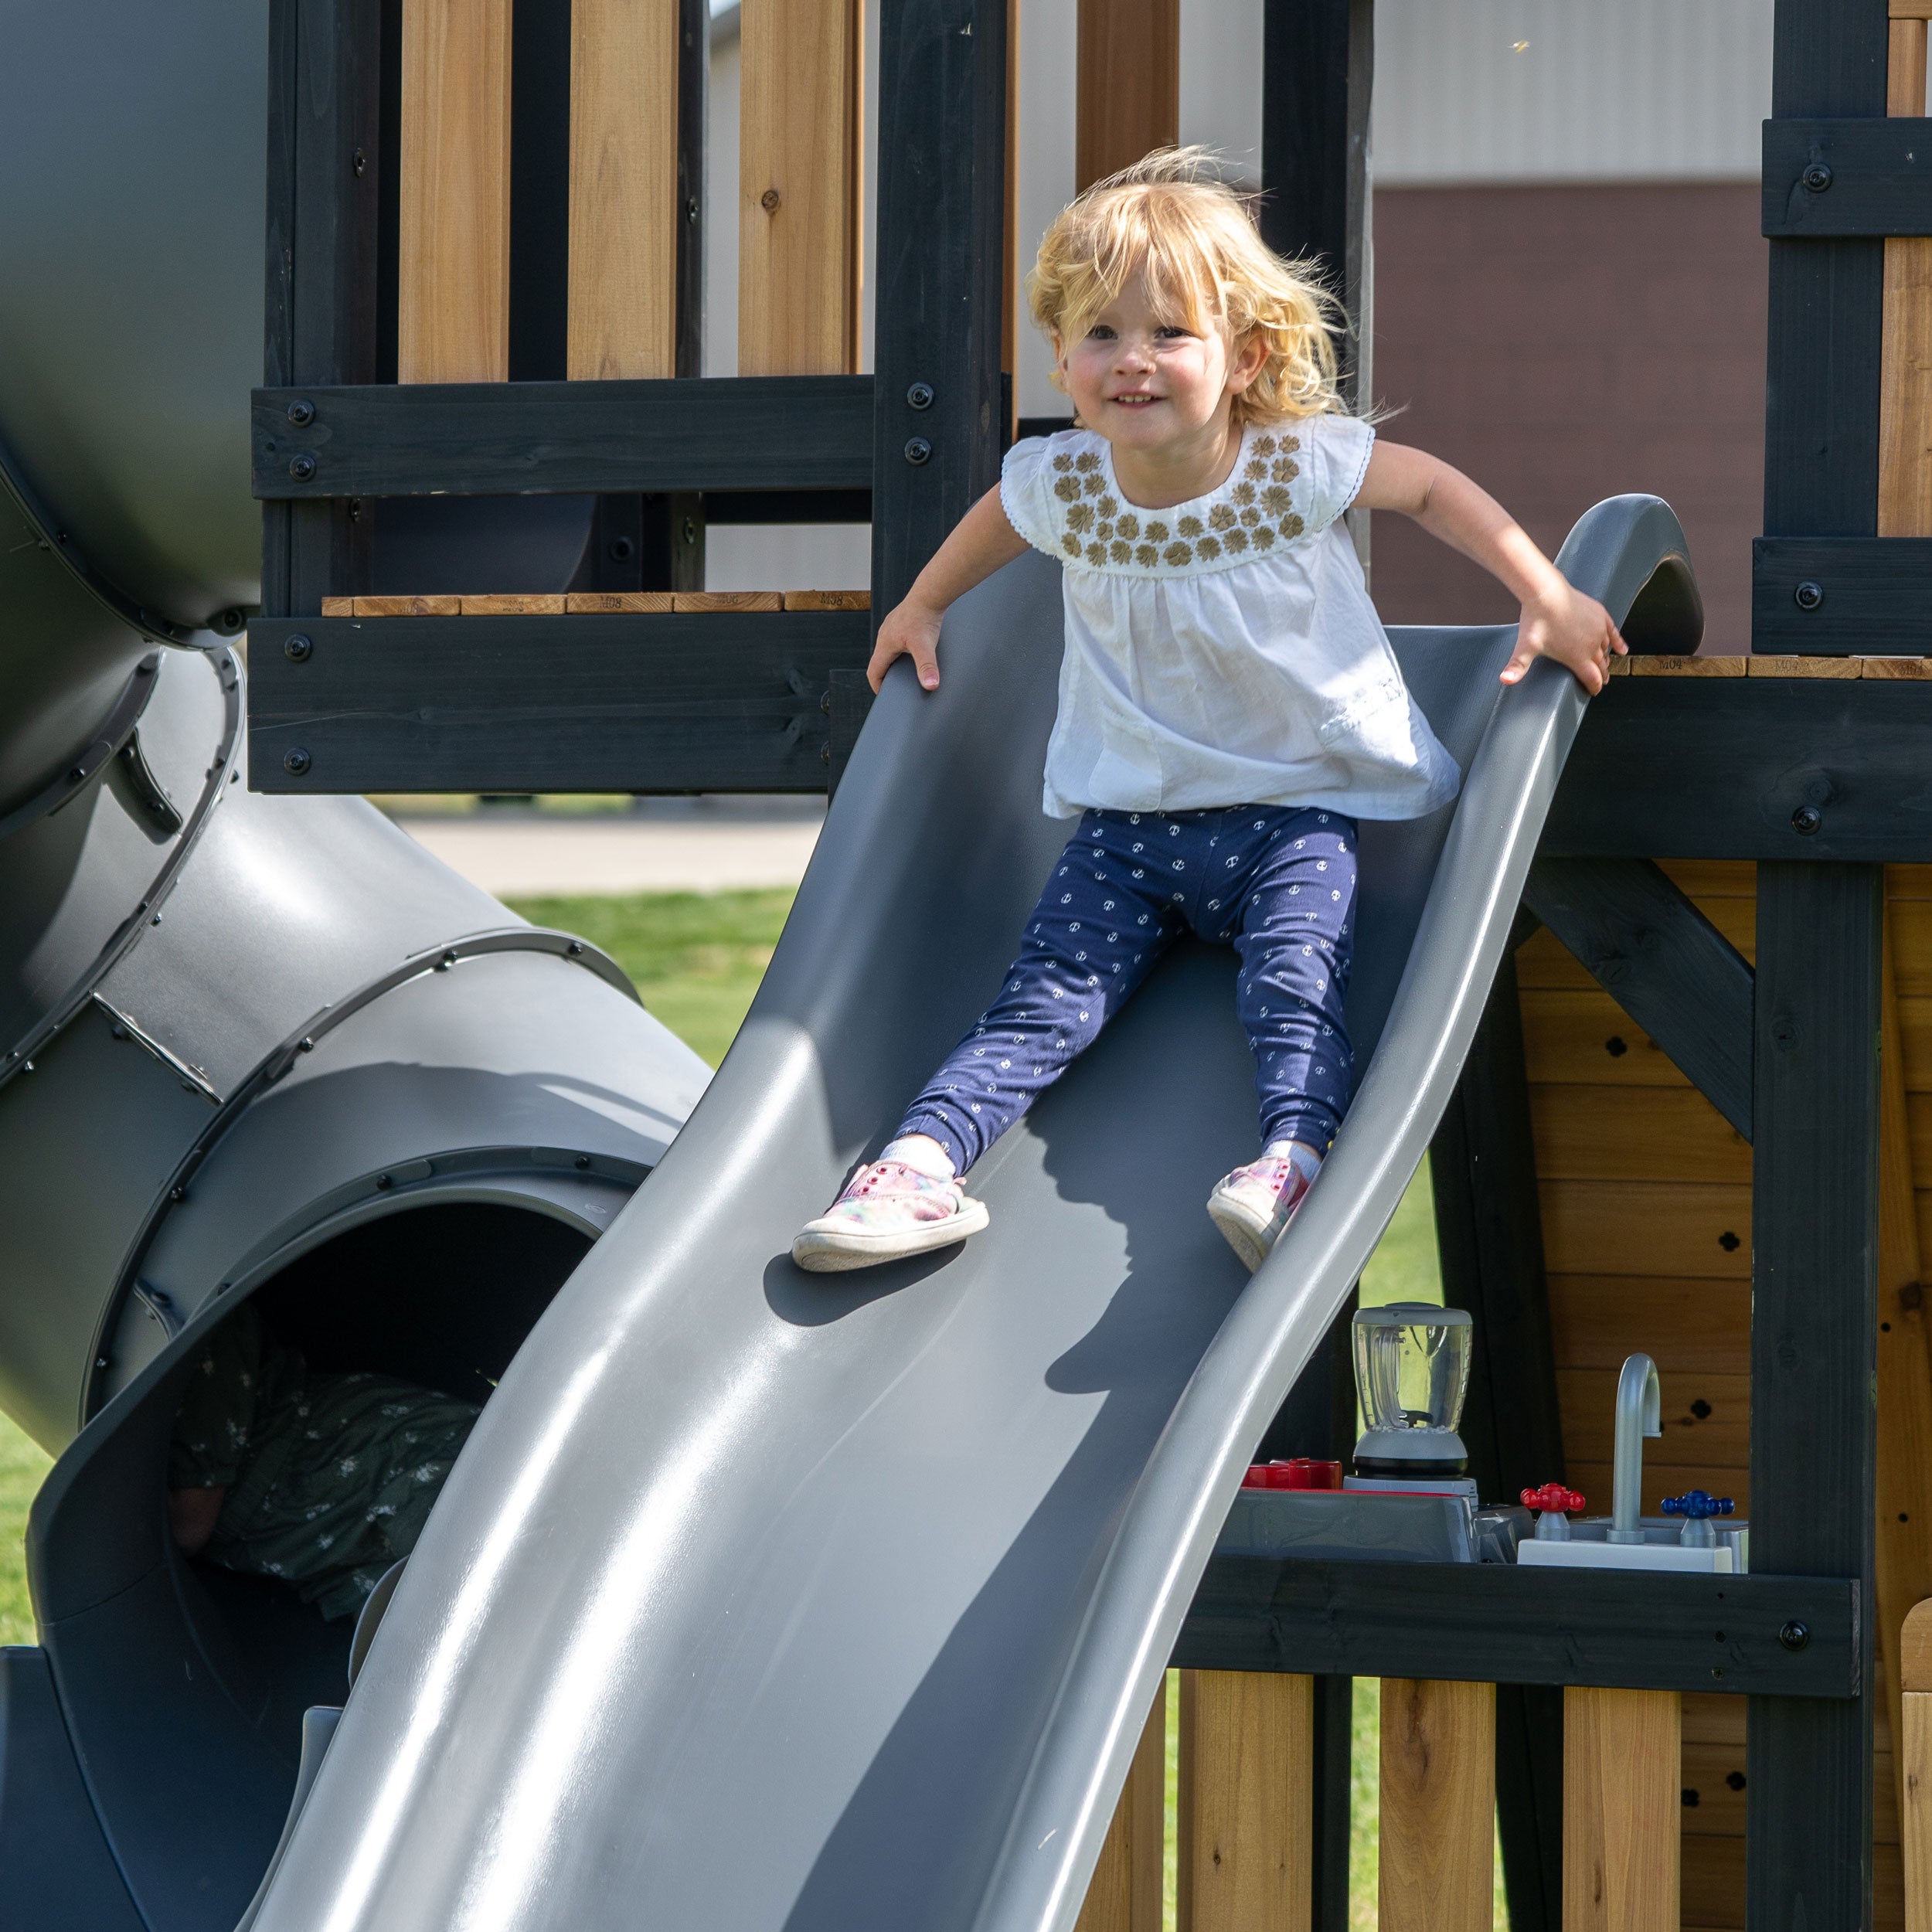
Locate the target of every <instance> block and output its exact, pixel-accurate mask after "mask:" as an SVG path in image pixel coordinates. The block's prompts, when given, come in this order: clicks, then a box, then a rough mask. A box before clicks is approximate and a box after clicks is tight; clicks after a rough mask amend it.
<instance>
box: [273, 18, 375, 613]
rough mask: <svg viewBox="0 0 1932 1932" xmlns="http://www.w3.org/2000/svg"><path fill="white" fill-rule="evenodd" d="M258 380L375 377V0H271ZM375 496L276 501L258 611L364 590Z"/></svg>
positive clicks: (312, 605) (297, 608)
mask: <svg viewBox="0 0 1932 1932" xmlns="http://www.w3.org/2000/svg"><path fill="white" fill-rule="evenodd" d="M269 48H270V75H269V111H268V171H267V172H268V182H267V185H268V238H267V240H268V263H267V270H268V284H267V311H266V323H267V326H266V328H265V331H264V354H263V366H264V382H265V383H267V384H269V385H270V386H274V385H277V384H296V385H299V384H301V383H368V382H372V381H373V380H374V379H375V376H376V352H377V329H376V223H377V212H378V211H377V190H378V177H379V160H380V155H379V148H380V142H379V118H380V113H381V55H382V9H381V6H380V4H379V0H272V3H271V5H270V12H269ZM371 538H372V518H371V516H370V515H369V505H367V504H366V503H365V502H362V501H361V500H359V499H355V498H351V499H347V500H338V501H335V502H317V503H300V504H287V505H284V504H269V505H265V506H264V513H263V529H262V608H263V611H264V614H267V615H269V616H271V617H274V616H287V615H298V614H299V615H303V616H307V615H311V614H315V613H316V612H318V611H320V610H321V600H322V598H323V597H325V596H326V595H328V594H331V593H338V594H339V593H345V592H353V591H355V590H359V589H365V588H366V587H367V583H366V579H367V573H368V570H369V563H370V558H371V556H372V541H371Z"/></svg>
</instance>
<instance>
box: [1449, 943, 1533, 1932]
mask: <svg viewBox="0 0 1932 1932" xmlns="http://www.w3.org/2000/svg"><path fill="white" fill-rule="evenodd" d="M1429 1166H1430V1178H1431V1179H1432V1180H1433V1182H1434V1188H1435V1200H1436V1243H1437V1250H1438V1252H1439V1253H1440V1257H1441V1260H1442V1294H1443V1299H1444V1301H1446V1302H1447V1304H1449V1305H1450V1306H1451V1308H1467V1309H1468V1311H1469V1313H1470V1315H1471V1318H1472V1319H1473V1323H1474V1328H1473V1335H1474V1344H1475V1347H1474V1355H1473V1358H1472V1360H1471V1368H1470V1378H1469V1397H1468V1402H1467V1403H1466V1404H1465V1405H1464V1410H1463V1423H1462V1435H1463V1440H1464V1441H1465V1442H1466V1443H1467V1444H1468V1447H1469V1473H1470V1474H1471V1475H1472V1476H1473V1477H1475V1480H1476V1484H1477V1487H1478V1491H1479V1492H1480V1494H1481V1497H1482V1499H1483V1501H1484V1502H1497V1503H1508V1502H1515V1499H1516V1498H1517V1497H1518V1496H1519V1495H1521V1494H1522V1492H1523V1491H1524V1490H1525V1489H1526V1488H1534V1487H1537V1486H1539V1485H1542V1484H1543V1483H1546V1482H1553V1481H1561V1480H1562V1479H1563V1418H1562V1415H1561V1413H1560V1408H1559V1405H1558V1402H1557V1396H1556V1359H1555V1355H1554V1352H1553V1349H1552V1346H1551V1343H1550V1333H1549V1283H1548V1281H1547V1278H1546V1274H1545V1271H1544V1266H1543V1220H1542V1216H1541V1215H1540V1213H1539V1211H1538V1208H1537V1201H1536V1145H1535V1140H1534V1138H1533V1134H1532V1126H1531V1121H1530V1115H1529V1077H1528V1073H1527V1072H1526V1068H1525V1065H1524V1060H1523V1038H1522V1008H1521V1006H1520V1005H1519V1001H1518V998H1517V987H1516V966H1515V956H1514V954H1505V956H1504V959H1503V963H1502V968H1501V969H1500V970H1499V971H1498V973H1497V975H1496V981H1495V985H1494V986H1493V987H1492V988H1491V989H1490V994H1489V1001H1488V1005H1487V1006H1486V1007H1485V1009H1484V1011H1483V1016H1482V1021H1481V1025H1480V1026H1478V1029H1477V1030H1476V1036H1475V1040H1474V1041H1473V1042H1472V1043H1471V1046H1470V1049H1469V1056H1468V1060H1466V1061H1465V1062H1464V1065H1463V1070H1462V1077H1461V1080H1459V1081H1458V1083H1457V1085H1456V1090H1455V1093H1454V1096H1453V1097H1452V1098H1451V1101H1450V1103H1449V1106H1448V1107H1447V1111H1445V1112H1444V1115H1443V1117H1442V1124H1441V1125H1440V1127H1438V1128H1437V1130H1436V1136H1435V1139H1434V1141H1433V1142H1432V1143H1431V1145H1430V1150H1429ZM1562 1794H1563V1693H1562V1692H1561V1691H1560V1690H1553V1689H1546V1688H1545V1687H1543V1686H1541V1685H1522V1684H1502V1685H1498V1686H1497V1690H1496V1811H1497V1815H1498V1823H1499V1825H1500V1829H1501V1833H1502V1862H1503V1879H1504V1883H1505V1886H1506V1887H1507V1889H1508V1891H1509V1923H1510V1926H1511V1927H1512V1932H1558V1928H1559V1927H1560V1926H1561V1924H1562V1923H1563V1864H1562V1860H1563V1802H1562Z"/></svg>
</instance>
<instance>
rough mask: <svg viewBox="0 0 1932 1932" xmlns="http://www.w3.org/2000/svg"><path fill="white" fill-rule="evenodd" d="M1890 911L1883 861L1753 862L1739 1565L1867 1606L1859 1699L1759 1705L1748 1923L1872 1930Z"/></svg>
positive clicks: (1778, 1928) (1753, 1749) (1785, 1928)
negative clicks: (1745, 1496) (1746, 1420)
mask: <svg viewBox="0 0 1932 1932" xmlns="http://www.w3.org/2000/svg"><path fill="white" fill-rule="evenodd" d="M1883 907H1884V875H1883V871H1882V869H1880V868H1879V867H1878V866H1850V865H1816V866H1808V865H1802V864H1792V863H1788V862H1781V863H1766V864H1760V866H1759V867H1758V869H1757V1073H1756V1079H1757V1096H1756V1102H1755V1107H1754V1110H1753V1111H1754V1117H1755V1123H1756V1130H1757V1131H1756V1136H1755V1138H1754V1140H1753V1145H1752V1159H1751V1179H1752V1209H1751V1300H1752V1316H1751V1568H1752V1570H1753V1571H1755V1572H1757V1573H1761V1574H1764V1575H1773V1574H1780V1575H1786V1576H1810V1577H1851V1578H1853V1579H1855V1580H1856V1581H1857V1583H1858V1586H1859V1600H1860V1602H1861V1603H1862V1604H1863V1605H1864V1606H1865V1611H1864V1614H1863V1615H1862V1617H1861V1620H1860V1621H1861V1628H1860V1631H1859V1645H1860V1653H1861V1654H1860V1658H1859V1682H1860V1685H1861V1686H1862V1694H1861V1695H1860V1696H1859V1697H1858V1698H1856V1699H1853V1700H1849V1701H1846V1702H1809V1701H1807V1700H1804V1699H1795V1698H1788V1697H1753V1699H1751V1707H1750V1743H1749V1745H1748V1747H1747V1766H1746V1770H1747V1779H1748V1783H1747V1791H1746V1800H1745V1803H1746V1813H1745V1817H1746V1871H1747V1890H1746V1898H1745V1908H1746V1923H1747V1925H1748V1926H1749V1927H1750V1928H1751V1932H1815V1929H1816V1928H1817V1927H1821V1926H1827V1925H1832V1926H1839V1925H1842V1926H1846V1927H1856V1926H1867V1925H1869V1924H1870V1923H1871V1911H1872V1704H1871V1696H1870V1685H1871V1673H1872V1625H1871V1610H1872V1605H1873V1604H1874V1602H1875V1598H1874V1596H1873V1594H1872V1560H1873V1557H1872V1507H1873V1497H1874V1493H1875V1488H1876V1460H1877V1444H1876V1412H1875V1406H1874V1397H1873V1383H1874V1378H1875V1376H1876V1357H1875V1345H1876V1322H1877V1318H1878V1315H1877V1309H1878V1173H1879V1019H1880V1012H1881V1008H1880V1003H1879V978H1880V964H1881V960H1882V957H1883V954H1882V947H1883V937H1882V935H1883ZM1801 1637H1802V1633H1801V1632H1800V1631H1796V1630H1793V1631H1791V1641H1793V1642H1794V1643H1795V1642H1798V1641H1800V1640H1801Z"/></svg>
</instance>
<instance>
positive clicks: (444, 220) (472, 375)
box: [396, 0, 511, 383]
mask: <svg viewBox="0 0 1932 1932" xmlns="http://www.w3.org/2000/svg"><path fill="white" fill-rule="evenodd" d="M510 12H511V0H406V5H404V6H403V110H402V112H403V145H402V160H401V191H402V229H401V253H400V274H399V280H398V282H397V322H396V379H397V380H398V381H399V382H403V383H501V382H503V381H505V380H506V379H508V378H509V372H510Z"/></svg>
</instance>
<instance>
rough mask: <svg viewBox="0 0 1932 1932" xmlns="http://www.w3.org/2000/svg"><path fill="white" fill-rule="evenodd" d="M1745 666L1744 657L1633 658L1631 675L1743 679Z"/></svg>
mask: <svg viewBox="0 0 1932 1932" xmlns="http://www.w3.org/2000/svg"><path fill="white" fill-rule="evenodd" d="M1744 664H1745V660H1744V659H1743V658H1742V657H1730V656H1727V657H1721V658H1672V657H1641V658H1639V657H1633V658H1631V660H1630V675H1631V676H1632V677H1633V678H1741V677H1743V675H1744Z"/></svg>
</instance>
